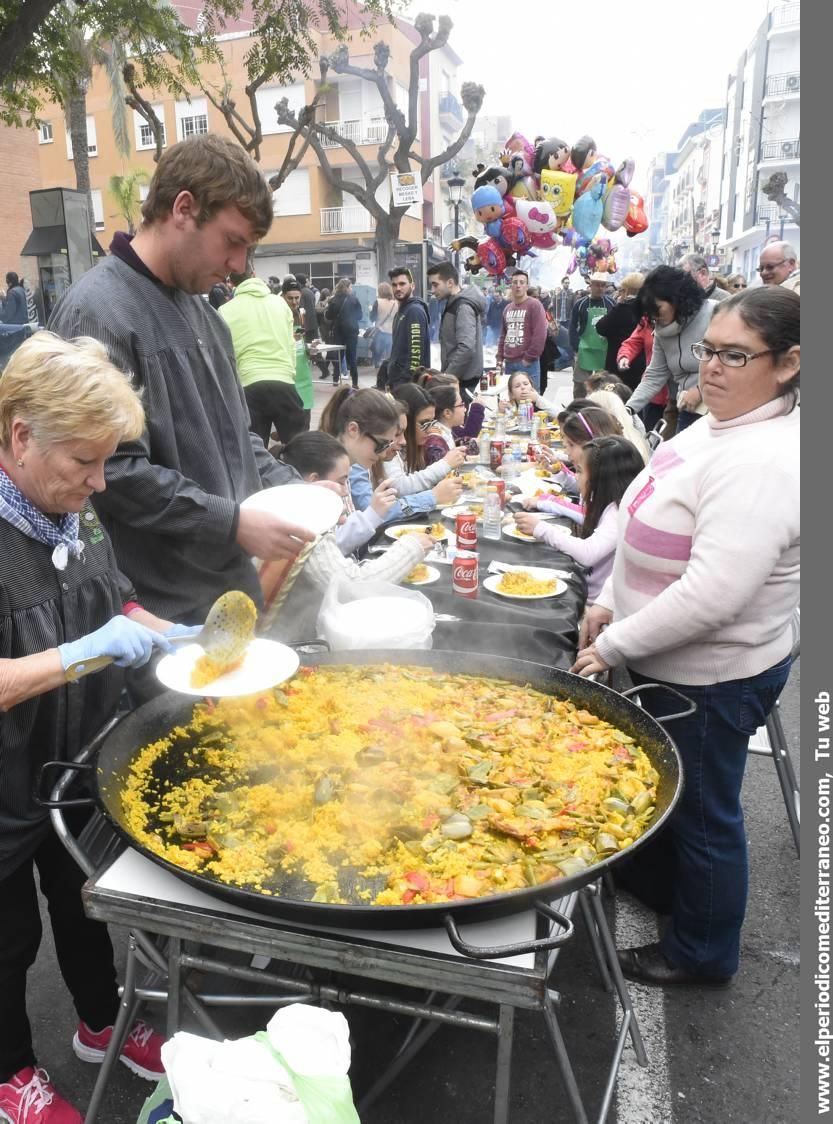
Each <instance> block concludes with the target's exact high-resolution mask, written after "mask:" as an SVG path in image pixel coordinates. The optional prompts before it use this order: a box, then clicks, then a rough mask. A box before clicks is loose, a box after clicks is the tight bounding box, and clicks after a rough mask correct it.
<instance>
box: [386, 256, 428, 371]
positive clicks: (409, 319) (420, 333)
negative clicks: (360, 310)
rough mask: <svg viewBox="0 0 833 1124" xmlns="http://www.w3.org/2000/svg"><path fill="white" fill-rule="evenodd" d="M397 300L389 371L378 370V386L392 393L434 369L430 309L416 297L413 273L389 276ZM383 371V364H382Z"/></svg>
mask: <svg viewBox="0 0 833 1124" xmlns="http://www.w3.org/2000/svg"><path fill="white" fill-rule="evenodd" d="M388 277H389V278H390V285H391V288H392V289H393V296H394V300H395V301H396V302H397V304H398V306H399V307H398V308H397V311H396V316H395V317H394V319H393V335H392V340H391V349H390V356H389V357H388V361H387V368H386V369H385V371H384V374H383V370H382V368H381V367H380V368H379V376H378V378H377V385H378V384H379V382H380V381H381V382H382V383H383V385H387V386H388V387H390V389H391V390H395V389H396V387H397V386H401V384H402V383H405V382H410V381H411V380H412V378H413V377H414V375H415V374H416V373H417V371H418V370H419V369H420V367H430V366H431V341H430V336H429V331H430V329H429V318H428V305H427V304H426V303H425V301H424V300H422V299H421V298H420V297H418V296H417V295H416V285H415V284H414V278H413V274H412V273H411V271H410V269H406V268H405V267H404V266H394V268H393V269H391V270H390V271H389V272H388ZM383 367H384V364H383Z"/></svg>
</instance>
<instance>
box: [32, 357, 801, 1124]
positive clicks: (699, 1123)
mask: <svg viewBox="0 0 833 1124" xmlns="http://www.w3.org/2000/svg"><path fill="white" fill-rule="evenodd" d="M362 381H363V382H364V381H365V379H364V378H363V379H362ZM367 381H370V380H369V379H368V380H367ZM317 385H318V386H319V387H322V388H323V390H319V396H323V395H324V394H326V393H328V390H327V388H326V387H324V384H317ZM799 667H800V665H799V666H796V667H795V668H794V670H793V674H792V676H791V679H790V681H789V683H788V685H787V687H786V689H785V692H784V695H783V696H782V716H783V721H784V726H785V729H786V731H787V735H788V739H789V744H790V749H791V752H792V757H793V762H794V764H795V766H796V768H798V764H799V737H798V734H799V710H798V706H799V703H798V699H799V681H800V670H799ZM744 808H745V813H746V824H747V834H748V838H749V847H750V857H751V884H750V899H749V908H748V913H747V920H746V926H745V929H744V940H743V954H742V964H741V971H740V973H739V975H738V977H737V980H736V982H735V984H734V986H733V987H732V988H731V989H730V990H729V991H726V992H701V991H695V990H690V989H687V990H679V991H677V992H671V991H669V992H668V993H666V994H662V993H660V992H657V991H655V990H654V989H650V988H644V987H640V986H637V985H632V994H633V997H634V1003H635V1006H636V1008H637V1013H638V1015H639V1017H640V1020H641V1023H642V1029H643V1033H644V1035H645V1038H646V1044H647V1047H648V1051H649V1062H650V1064H649V1067H648V1069H647V1070H643V1069H641V1068H640V1067H639V1066H637V1065H636V1064H635V1061H634V1057H633V1053H632V1050H631V1049H630V1048H628V1049H627V1050H626V1054H625V1059H624V1062H623V1068H622V1071H621V1073H620V1079H619V1082H618V1089H617V1097H616V1103H615V1108H614V1109H613V1111H612V1112H611V1115H610V1118H609V1119H610V1120H611V1121H615V1122H616V1124H715V1122H716V1121H720V1122H721V1124H753V1122H754V1124H783V1122H785V1121H788V1120H796V1119H798V1096H799V1063H798V1025H799V1007H798V971H799V934H798V911H799V888H798V860H797V858H796V855H795V851H794V848H793V843H792V837H791V835H790V832H789V827H788V824H787V819H786V815H785V813H784V807H783V803H782V798H781V793H780V789H779V787H778V783H777V780H776V775H775V770H774V768H773V765H772V762H771V760H769V759H767V758H762V757H750V759H749V764H748V769H747V776H746V782H745V787H744ZM607 909H608V916H609V918H610V921H611V925H612V927H613V928H614V930H615V932H616V935H617V939H618V941H619V943H620V944H626V943H629V942H630V941H633V940H634V939H635V943H639V942H640V940H643V939H651V934H652V932H655V921H654V920H653V919H652V918H651V917H649V916H648V915H647V914H646V913H645V912H644V911H641V909H640V907H638V906H636V905H635V904H633V903H630V902H628V901H627V899H623V900H622V901H620V902H617V903H613V902H609V903H608V906H607ZM44 931H45V934H46V935H45V937H44V942H43V947H42V949H41V954H40V956H39V958H38V961H37V964H36V965H35V967H34V969H33V970H32V971H31V973H30V977H29V1005H30V1018H31V1021H32V1025H33V1027H34V1034H35V1044H36V1050H37V1053H38V1057H39V1061H40V1063H41V1064H42V1065H44V1066H45V1067H46V1068H47V1069H48V1071H49V1073H50V1074H51V1076H52V1078H53V1080H54V1081H55V1083H56V1085H57V1086H58V1087H59V1089H60V1090H61V1091H62V1092H63V1094H64V1095H65V1096H67V1097H68V1098H69V1099H71V1100H72V1101H73V1102H74V1103H75V1104H77V1105H79V1106H82V1107H83V1106H84V1105H85V1104H86V1103H87V1100H88V1098H89V1095H90V1092H91V1089H92V1085H93V1081H94V1079H95V1074H96V1072H97V1070H96V1068H95V1067H93V1066H89V1065H86V1064H84V1063H82V1062H80V1061H78V1060H77V1059H76V1058H75V1057H74V1055H73V1053H72V1049H71V1045H70V1043H71V1039H72V1035H73V1032H74V1029H75V1021H76V1020H75V1016H74V1012H73V1009H72V1005H71V1002H70V999H69V997H68V995H67V992H66V990H65V988H64V987H63V984H62V981H61V979H60V976H59V973H58V968H57V964H56V961H55V955H54V949H53V947H52V942H51V936H50V934H49V927H48V920H47V918H46V916H45V915H44ZM113 937H114V943H115V945H116V947H117V949H118V950H119V953H120V959H122V958H123V949H124V944H125V935H124V932H123V931H120V930H114V932H113ZM552 986H553V987H555V988H556V989H558V991H559V992H560V993H561V994H562V997H563V998H562V1003H561V1006H560V1008H559V1019H560V1021H561V1025H562V1030H563V1033H564V1037H565V1039H566V1043H567V1048H568V1050H569V1053H570V1056H571V1058H572V1062H573V1066H574V1068H575V1071H576V1075H577V1078H578V1082H579V1086H580V1088H581V1089H582V1092H583V1095H584V1097H585V1101H586V1104H587V1108H588V1111H589V1113H590V1116H591V1119H592V1118H593V1117H594V1113H595V1112H596V1111H597V1109H598V1105H599V1103H600V1101H601V1096H602V1091H603V1083H604V1079H603V1063H606V1060H607V1058H608V1057H609V1054H610V1051H611V1050H612V1047H613V1036H614V1033H615V1027H616V1012H615V1010H614V1005H613V1003H612V1000H611V999H610V997H609V996H608V995H607V994H606V993H605V992H604V991H603V990H602V989H601V987H600V984H599V981H598V976H597V974H596V971H595V967H594V965H593V962H592V959H591V957H590V953H589V944H588V941H587V939H586V937H585V934H584V933H583V931H582V928H581V925H580V924H579V925H578V926H577V936H576V939H575V940H574V941H573V942H572V944H571V946H568V947H567V948H566V949H565V950H564V952H563V953H562V954H561V956H560V958H559V961H558V964H557V966H556V970H555V973H554V976H553V980H552ZM270 1014H271V1012H268V1011H265V1010H264V1009H263V1008H260V1009H253V1010H248V1011H238V1012H234V1013H232V1012H228V1013H226V1014H225V1015H223V1016H218V1021H220V1022H221V1025H223V1027H224V1029H225V1030H226V1033H227V1034H228V1035H229V1037H238V1036H240V1035H243V1034H246V1033H251V1032H252V1031H254V1030H256V1029H259V1028H261V1027H262V1026H263V1025H264V1024H265V1022H266V1021H267V1020H268V1018H269V1015H270ZM345 1014H346V1016H347V1018H348V1021H349V1023H350V1027H351V1035H352V1039H353V1068H352V1074H351V1075H352V1079H353V1083H354V1090H355V1091H356V1094H357V1096H359V1095H360V1094H361V1092H362V1090H363V1089H364V1088H366V1087H367V1086H368V1084H369V1083H370V1082H371V1080H372V1079H373V1077H374V1075H375V1074H376V1073H377V1072H378V1071H379V1069H380V1068H382V1067H383V1066H384V1063H385V1061H386V1060H387V1059H388V1058H389V1057H390V1056H391V1055H392V1053H393V1052H394V1050H395V1048H396V1046H397V1044H398V1041H399V1040H400V1038H401V1035H402V1034H403V1033H404V1027H405V1024H404V1022H403V1021H402V1020H400V1019H397V1018H394V1017H391V1016H387V1015H381V1014H377V1013H375V1012H366V1011H359V1010H357V1009H355V1008H350V1009H347V1010H346V1011H345ZM160 1015H161V1013H160V1012H159V1011H158V1009H157V1010H156V1011H153V1010H151V1012H150V1014H149V1018H150V1019H151V1021H157V1022H159V1019H160ZM159 1025H161V1023H160V1024H159ZM189 1029H193V1028H190V1027H189ZM494 1060H495V1045H494V1041H493V1040H492V1039H491V1038H489V1037H486V1036H485V1035H483V1034H477V1033H474V1032H469V1031H463V1030H460V1029H456V1028H442V1029H440V1030H439V1031H438V1032H437V1034H435V1036H434V1037H433V1038H432V1039H431V1041H430V1042H429V1044H428V1045H427V1046H426V1048H425V1049H424V1050H423V1052H422V1053H421V1054H420V1056H419V1057H418V1058H417V1059H416V1060H415V1061H414V1062H412V1063H411V1065H410V1067H409V1068H408V1069H406V1071H405V1072H404V1073H403V1074H402V1075H401V1076H400V1078H399V1079H398V1081H397V1082H396V1084H395V1085H394V1087H393V1088H392V1089H390V1090H389V1091H388V1092H387V1093H386V1094H385V1095H384V1097H383V1098H382V1099H380V1100H379V1101H378V1102H377V1104H376V1105H375V1106H374V1107H373V1108H372V1109H371V1110H369V1111H368V1112H367V1113H366V1115H365V1116H364V1117H363V1120H364V1124H435V1122H437V1124H439V1122H445V1121H446V1120H449V1119H453V1120H456V1121H458V1122H459V1124H480V1122H486V1121H489V1120H490V1119H491V1104H492V1101H491V1097H492V1089H493V1072H494V1069H493V1067H494ZM117 1068H118V1072H117V1073H116V1074H115V1076H114V1078H113V1080H112V1082H111V1085H110V1089H109V1091H108V1094H107V1098H106V1102H105V1106H104V1110H103V1111H102V1113H101V1115H100V1117H99V1119H100V1121H101V1124H134V1122H135V1121H136V1118H137V1115H138V1112H139V1109H140V1107H141V1105H142V1103H143V1100H144V1097H145V1096H146V1095H147V1092H148V1090H149V1088H150V1087H149V1086H148V1085H147V1084H146V1083H145V1082H143V1081H141V1080H140V1079H138V1078H137V1077H134V1076H133V1075H132V1074H130V1073H129V1072H128V1071H127V1070H126V1069H124V1067H121V1066H119V1067H117ZM510 1120H511V1124H545V1122H550V1121H570V1120H571V1115H570V1112H569V1108H568V1106H567V1104H566V1101H565V1096H564V1090H563V1086H562V1084H561V1082H560V1079H559V1076H558V1072H557V1068H556V1065H555V1060H554V1056H553V1053H552V1049H551V1047H550V1043H549V1039H548V1037H547V1033H546V1029H545V1026H544V1023H543V1019H542V1018H541V1016H540V1015H538V1014H535V1013H532V1014H528V1013H523V1012H521V1013H520V1014H519V1016H518V1018H517V1020H516V1031H515V1045H514V1053H513V1082H512V1096H511V1111H510ZM240 1124H245V1121H242V1120H241V1121H240Z"/></svg>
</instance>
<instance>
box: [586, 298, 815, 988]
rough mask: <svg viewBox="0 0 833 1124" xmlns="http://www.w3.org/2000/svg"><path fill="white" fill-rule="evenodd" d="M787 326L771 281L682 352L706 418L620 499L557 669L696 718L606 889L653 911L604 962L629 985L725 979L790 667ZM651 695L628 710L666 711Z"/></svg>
mask: <svg viewBox="0 0 833 1124" xmlns="http://www.w3.org/2000/svg"><path fill="white" fill-rule="evenodd" d="M800 329H801V298H800V297H798V296H797V295H796V294H795V293H792V292H790V291H788V290H785V289H783V288H781V287H780V286H770V287H767V288H756V289H749V290H748V291H747V292H745V293H739V294H737V295H736V296H734V297H731V298H730V299H729V300H727V301H723V302H721V303H720V304H719V305H718V307H717V310H716V312H715V314H714V317H713V318H712V319H711V321H710V322H709V324H708V325H707V326H706V329H705V332H704V333H703V336H702V338H701V339H700V340H698V341H696V342H695V343H694V344H693V345H692V347H691V350H692V352H693V356H692V357H693V358H694V359H695V360H696V361H697V363H698V365H699V385H700V388H701V390H702V392H703V400H704V402H705V404H706V406H707V408H708V411H709V412H708V414H707V416H706V417H705V419H704V420H703V421H702V422H700V423H699V424H698V425H696V426H692V427H691V428H689V429H688V430H686V431H685V432H684V433H682V434H680V435H678V436H677V437H675V438H674V440H673V441H670V442H668V443H667V444H664V445H662V446H661V447H660V448H659V449H658V450H657V452H656V453H655V454H654V457H653V458H652V460H651V461H650V463H649V464H648V466H647V467H646V468H645V470H644V471H643V472H641V473H640V474H639V476H638V477H637V478H636V480H634V482H633V484H631V486H630V488H628V490H627V491H626V492H625V494H624V496H623V498H622V502H621V504H620V505H619V527H618V547H617V551H616V561H615V563H614V567H613V574H612V577H611V579H610V580H609V581H608V582H607V583H606V584H605V587H604V589H603V590H602V592H601V593H600V594H599V596H598V597H597V598H596V602H595V604H594V605H592V606H591V607H590V608H589V609H588V610H587V612H586V614H585V618H584V621H583V622H582V627H581V633H580V648H581V650H580V651H579V655H578V658H577V660H576V663H575V665H574V668H573V670H574V671H577V672H578V673H579V674H580V675H590V674H593V673H598V672H602V671H606V670H607V669H608V668H610V667H621V666H624V667H627V669H628V672H629V674H630V677H631V679H632V680H633V682H634V683H635V684H636V685H637V686H639V685H640V684H643V683H646V682H648V681H657V682H659V683H660V684H665V685H667V686H669V687H672V688H674V689H675V690H676V691H678V692H681V693H682V694H684V695H686V696H687V697H688V698H689V699H691V701H692V702H693V703H695V704H696V706H697V710H696V712H695V713H694V714H692V715H690V716H689V717H686V718H683V719H679V720H677V721H675V722H674V723H673V728H672V736H673V738H674V740H675V742H676V744H677V747H678V748H679V750H680V754H681V756H682V759H683V769H684V777H685V787H684V789H683V794H682V797H681V799H680V802H679V804H678V805H677V806H676V808H675V809H674V811H673V813H672V815H671V817H670V818H669V821H668V828H667V830H666V831H665V832H664V833H663V834H662V835H660V836H659V838H658V839H657V841H656V843H650V844H646V846H645V847H643V848H641V849H640V850H639V851H638V852H637V854H636V855H634V857H633V859H631V860H630V862H629V863H628V864H625V863H624V862H623V864H622V876H621V878H622V882H623V884H624V885H625V886H626V887H627V888H628V889H629V890H631V891H632V892H633V893H635V894H636V895H637V896H638V897H639V898H641V900H642V901H643V902H645V903H646V904H648V905H649V906H651V907H652V908H654V909H656V910H657V912H658V913H666V914H670V916H671V922H670V925H669V927H668V928H667V930H666V931H665V933H664V935H663V938H662V940H661V941H660V942H658V943H652V944H649V945H645V946H643V947H641V948H632V949H626V950H624V951H623V952H620V954H619V959H620V961H621V964H622V968H623V970H624V973H625V975H626V976H628V977H629V978H631V979H635V980H640V981H641V982H643V983H648V984H655V985H660V986H662V985H669V986H670V985H679V984H694V985H697V984H700V985H702V986H711V987H725V986H726V985H727V984H728V983H729V982H730V981H731V979H732V977H733V976H734V974H735V972H736V971H737V969H738V963H739V956H740V935H741V927H742V924H743V918H744V911H745V908H746V894H747V881H748V872H747V854H746V838H745V835H744V826H743V812H742V810H741V804H740V793H741V784H742V781H743V774H744V768H745V764H746V755H747V750H748V745H749V738H750V736H751V735H752V734H754V732H755V731H756V730H757V729H758V728H759V727H760V726H763V724H764V722H765V720H766V717H767V715H768V713H769V712H770V710H771V709H772V707H773V706H774V705H775V701H776V699H777V698H778V695H779V694H780V692H781V689H782V688H783V686H784V684H785V683H786V681H787V677H788V675H789V672H790V652H791V649H792V646H793V636H792V618H793V615H794V612H795V609H796V607H797V605H798V600H799V577H800V570H799V565H800V556H799V545H800V539H799V533H800V518H799V507H798V503H797V502H796V495H797V494H798V489H799V483H800V476H799V445H800V441H799V437H800V434H799V425H800V423H799V415H800V410H798V409H796V405H797V403H798V396H799V389H798V383H799V375H800V367H801V347H800ZM605 626H607V627H605ZM603 628H604V631H602V629H603ZM669 698H673V696H669V695H668V694H667V693H665V692H663V691H657V692H652V693H651V694H648V693H647V692H646V694H645V696H644V698H643V700H642V703H643V705H644V706H645V708H646V709H647V710H649V711H650V712H651V713H653V714H658V715H659V714H668V713H669V712H673V711H679V709H680V706H679V698H677V700H676V702H672V703H671V705H670V706H669Z"/></svg>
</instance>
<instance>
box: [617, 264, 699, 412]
mask: <svg viewBox="0 0 833 1124" xmlns="http://www.w3.org/2000/svg"><path fill="white" fill-rule="evenodd" d="M639 299H640V302H641V305H642V309H643V311H644V313H645V315H646V316H647V317H648V319H649V320H650V322H651V323H652V324H653V326H654V352H653V355H652V356H651V362H650V363H649V364H648V366H647V368H646V370H645V374H644V375H643V376H642V381H641V382H640V384H639V386H638V387H637V388H636V390H635V391H634V392H633V394H632V395H631V396H630V398H629V399H628V402H627V407H628V409H629V410H630V411H631V412H632V413H636V412H638V411H639V410H642V409H644V407H645V406H647V405H648V403H649V402H650V401H651V399H652V398H653V397H654V395H655V394H656V393H657V392H658V391H660V390H662V388H663V387H664V386H668V389H669V392H670V394H671V396H672V400H673V399H676V401H677V409H678V410H679V412H680V415H679V420H678V421H677V432H678V433H680V432H682V430H684V429H685V428H686V427H687V426H689V425H691V423H692V422H696V421H697V418H698V417H699V415H701V414H705V413H706V407H705V406H704V405H703V395H702V394H701V393H700V388H699V386H698V385H697V380H698V373H699V366H700V365H699V363H698V362H697V360H696V359H695V358H694V356H693V355H692V353H691V345H692V344H696V343H699V342H700V341H701V340H702V338H703V336H704V335H705V334H706V330H707V328H708V326H709V322H710V320H711V318H712V313H713V312H714V309H715V307H716V303H715V302H714V301H710V300H707V299H706V296H705V294H704V292H703V290H702V289H701V288H700V286H699V285H698V284H697V282H696V281H695V279H694V278H693V277H692V276H691V275H690V274H688V273H684V272H683V271H682V270H681V269H675V268H674V266H671V265H659V266H657V268H656V269H653V270H651V272H650V273H649V274H648V276H647V277H646V278H645V283H644V285H643V286H642V289H641V291H640V294H639Z"/></svg>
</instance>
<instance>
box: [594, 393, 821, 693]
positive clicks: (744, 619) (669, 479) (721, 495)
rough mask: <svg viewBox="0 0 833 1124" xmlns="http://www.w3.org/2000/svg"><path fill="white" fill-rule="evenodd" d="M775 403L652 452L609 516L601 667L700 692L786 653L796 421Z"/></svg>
mask: <svg viewBox="0 0 833 1124" xmlns="http://www.w3.org/2000/svg"><path fill="white" fill-rule="evenodd" d="M790 404H791V403H790V402H789V401H788V400H787V399H777V400H776V401H775V402H769V403H767V404H766V405H765V406H761V407H760V408H759V409H757V410H754V411H752V412H751V413H749V414H745V415H743V416H742V417H739V418H733V419H732V420H731V421H725V422H719V421H716V420H715V419H714V418H713V417H712V416H711V415H710V414H709V415H706V417H704V418H702V419H701V420H700V421H698V422H697V423H696V424H694V425H692V426H689V428H688V429H686V430H684V431H683V432H682V433H681V434H680V435H679V436H678V437H675V438H674V440H673V441H669V442H668V443H667V444H665V445H661V446H660V448H659V449H658V450H657V452H656V453H655V454H654V456H653V458H652V459H651V461H650V462H649V464H648V465H647V466H646V468H645V469H644V471H643V472H641V473H640V474H639V476H638V477H637V478H636V479H635V480H634V482H633V483H632V484H631V486H630V487H629V488H628V490H627V491H626V492H625V495H624V497H623V499H622V502H621V504H620V505H619V545H618V547H617V550H616V560H615V563H614V567H613V574H612V575H611V577H610V579H609V580H608V581H607V582H606V583H605V586H604V589H603V590H602V592H601V594H600V595H599V597H598V598H597V599H596V603H597V604H599V605H603V606H605V607H606V608H608V609H612V610H613V613H614V619H613V623H612V624H611V625H610V627H609V628H607V629H606V630H605V631H604V632H602V634H601V635H600V636H599V637H598V639H597V641H596V647H597V650H598V652H599V654H600V655H601V657H602V659H604V660H605V661H606V662H607V663H609V664H611V665H613V666H615V665H618V664H623V663H626V664H627V665H628V666H630V667H633V668H634V669H635V670H637V671H639V672H641V673H642V674H643V675H650V676H656V677H657V678H658V679H663V680H666V681H668V682H672V683H682V684H691V685H704V684H707V683H721V682H726V681H728V680H731V679H744V678H748V677H750V676H753V675H758V674H759V673H760V672H762V671H765V670H766V669H767V668H768V667H771V666H772V665H773V664H775V663H778V661H779V660H781V659H783V658H784V657H785V656H786V655H788V654H789V652H790V648H791V645H792V632H791V627H790V618H791V616H792V613H793V610H794V609H795V607H796V606H797V605H798V600H799V573H800V570H799V557H800V535H799V527H800V506H799V484H800V474H799V433H800V410H799V409H797V408H796V409H793V410H792V412H791V413H785V410H786V409H788V408H789V405H790Z"/></svg>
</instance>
